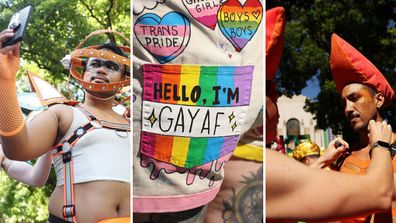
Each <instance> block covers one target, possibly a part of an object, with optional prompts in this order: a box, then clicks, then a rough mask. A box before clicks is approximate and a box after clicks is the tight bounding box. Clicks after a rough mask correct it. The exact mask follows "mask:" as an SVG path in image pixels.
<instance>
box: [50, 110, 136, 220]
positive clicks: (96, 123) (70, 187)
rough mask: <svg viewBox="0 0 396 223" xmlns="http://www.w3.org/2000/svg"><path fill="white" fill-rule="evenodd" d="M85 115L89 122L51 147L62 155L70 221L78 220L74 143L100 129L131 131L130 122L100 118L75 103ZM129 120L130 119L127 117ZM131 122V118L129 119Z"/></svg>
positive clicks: (53, 152)
mask: <svg viewBox="0 0 396 223" xmlns="http://www.w3.org/2000/svg"><path fill="white" fill-rule="evenodd" d="M75 107H76V108H78V109H79V110H80V111H81V112H82V113H83V114H84V116H85V117H86V118H87V119H88V121H87V123H85V124H84V125H82V126H80V127H78V128H77V129H76V130H75V131H74V132H72V133H71V134H70V135H69V136H68V137H66V139H65V140H63V141H62V142H61V143H59V144H57V145H55V146H54V147H52V148H51V155H52V157H56V156H62V161H63V179H64V182H63V183H64V184H63V199H64V206H63V208H62V213H63V217H64V218H65V220H67V221H69V222H76V212H75V201H74V181H73V161H72V150H73V147H74V145H75V144H76V143H77V142H78V140H79V139H81V137H83V136H84V135H85V134H86V133H88V132H90V131H92V130H94V129H98V128H108V129H114V130H115V131H117V132H125V133H127V132H129V131H130V124H118V123H112V122H107V121H104V120H98V119H97V118H96V117H95V116H94V115H92V114H91V113H90V112H89V111H87V110H86V109H84V108H83V107H81V106H80V105H79V104H77V105H75ZM127 120H128V119H127ZM128 122H129V120H128Z"/></svg>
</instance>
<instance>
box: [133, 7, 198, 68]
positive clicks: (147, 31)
mask: <svg viewBox="0 0 396 223" xmlns="http://www.w3.org/2000/svg"><path fill="white" fill-rule="evenodd" d="M133 29H134V33H135V36H136V38H137V40H138V41H139V43H140V44H141V45H142V46H143V47H144V48H145V49H146V50H147V51H149V52H150V53H151V54H152V55H153V56H154V57H155V59H157V60H158V61H159V62H160V63H161V64H164V63H167V62H169V61H172V60H173V59H175V58H176V57H177V56H178V55H180V54H181V53H182V52H183V51H184V49H185V48H186V46H187V45H188V42H189V40H190V30H191V27H190V21H189V20H188V19H187V17H186V16H185V15H183V14H181V13H179V12H169V13H167V14H166V15H164V16H163V17H162V18H161V17H159V16H158V15H156V14H153V13H148V14H144V15H142V16H141V17H140V18H138V19H137V20H136V22H135V25H134V28H133Z"/></svg>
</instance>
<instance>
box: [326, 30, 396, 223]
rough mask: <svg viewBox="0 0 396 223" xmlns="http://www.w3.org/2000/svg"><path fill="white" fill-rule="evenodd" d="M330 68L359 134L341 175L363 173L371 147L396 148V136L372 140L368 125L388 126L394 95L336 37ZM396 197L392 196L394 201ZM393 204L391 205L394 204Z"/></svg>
mask: <svg viewBox="0 0 396 223" xmlns="http://www.w3.org/2000/svg"><path fill="white" fill-rule="evenodd" d="M330 67H331V71H332V74H333V78H334V81H335V83H336V89H337V91H338V93H340V95H341V99H342V103H343V108H344V114H345V117H346V118H347V120H348V122H349V124H350V125H351V127H352V129H353V131H354V132H355V133H357V134H358V135H359V142H358V143H357V144H356V145H354V146H353V148H351V150H352V153H351V155H350V156H348V157H347V158H346V159H345V160H344V162H343V163H342V165H341V169H340V171H341V172H343V173H351V174H363V173H365V172H366V171H367V168H368V166H369V165H370V160H371V154H370V151H371V150H372V149H373V148H380V149H382V150H385V151H391V156H392V158H393V155H394V152H395V151H393V150H392V148H396V142H395V141H396V133H394V132H393V133H392V134H391V138H390V139H386V140H382V139H376V140H373V139H372V138H371V136H370V132H369V130H368V126H369V123H370V122H373V121H371V120H374V121H376V122H382V125H387V124H386V120H385V119H384V117H383V115H382V110H383V109H384V108H386V107H387V106H389V105H390V104H391V103H392V101H393V100H394V97H395V96H394V92H393V89H392V87H391V86H390V84H389V83H388V81H387V80H386V79H385V77H384V76H383V75H382V73H381V72H380V71H379V70H378V69H377V68H376V67H375V65H374V64H372V63H371V62H370V61H369V60H368V59H367V58H366V57H365V56H363V55H362V54H361V53H360V52H359V51H358V50H356V49H355V48H354V47H353V46H351V45H350V44H349V43H348V42H346V41H345V40H344V39H342V38H341V37H340V36H338V35H337V34H333V35H332V38H331V54H330ZM392 165H393V169H394V170H393V171H394V172H395V171H396V160H395V159H393V161H392ZM395 197H396V195H395V194H394V199H395ZM393 203H394V202H393ZM395 208H396V206H395V205H392V216H393V222H396V209H395ZM366 219H367V217H364V216H363V217H358V218H354V219H348V220H344V221H343V222H365V221H366ZM374 219H375V221H376V222H377V221H379V222H391V221H392V217H391V214H390V212H389V213H388V215H386V214H381V215H375V216H374Z"/></svg>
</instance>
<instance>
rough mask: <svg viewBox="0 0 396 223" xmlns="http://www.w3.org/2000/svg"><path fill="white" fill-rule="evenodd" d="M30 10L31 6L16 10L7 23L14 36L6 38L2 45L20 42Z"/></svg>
mask: <svg viewBox="0 0 396 223" xmlns="http://www.w3.org/2000/svg"><path fill="white" fill-rule="evenodd" d="M31 11H32V6H30V5H29V6H27V7H25V8H23V9H22V10H20V11H18V12H16V13H15V14H14V15H13V16H12V17H11V20H10V23H9V24H8V29H12V30H14V36H13V37H11V38H9V39H7V40H6V41H4V42H3V43H2V46H3V47H6V46H10V45H14V44H16V43H17V42H20V41H21V40H22V38H23V36H24V35H25V32H26V27H27V24H28V20H29V16H30V12H31Z"/></svg>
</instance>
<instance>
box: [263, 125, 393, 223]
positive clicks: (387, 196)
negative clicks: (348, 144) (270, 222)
mask: <svg viewBox="0 0 396 223" xmlns="http://www.w3.org/2000/svg"><path fill="white" fill-rule="evenodd" d="M370 126H373V123H372V122H370ZM381 126H382V127H381ZM376 127H378V128H379V129H380V130H378V128H377V129H376V130H375V129H374V128H371V127H370V129H373V130H370V134H371V136H370V137H371V138H373V140H372V141H375V140H376V139H382V140H383V141H388V142H389V141H390V137H389V140H388V139H387V137H388V135H390V134H388V131H389V128H390V126H389V127H384V126H383V125H382V124H379V123H376ZM381 128H382V129H381ZM374 131H376V132H374ZM390 131H391V130H390ZM371 138H370V139H371ZM266 155H267V158H266V215H267V218H269V219H301V220H333V219H339V218H345V217H353V216H355V215H360V214H366V213H372V212H376V211H385V210H388V209H389V208H390V205H391V197H392V191H393V173H392V164H391V160H390V155H389V151H386V150H384V149H382V148H378V147H375V148H373V149H372V160H371V163H370V167H369V168H368V169H367V172H366V174H364V175H349V174H345V173H339V172H333V171H324V170H320V169H315V168H310V167H307V166H305V165H303V164H301V163H298V162H296V161H294V160H290V159H289V158H288V157H286V156H284V155H282V154H279V153H276V152H273V151H270V150H267V152H266ZM285 207H287V208H285Z"/></svg>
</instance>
